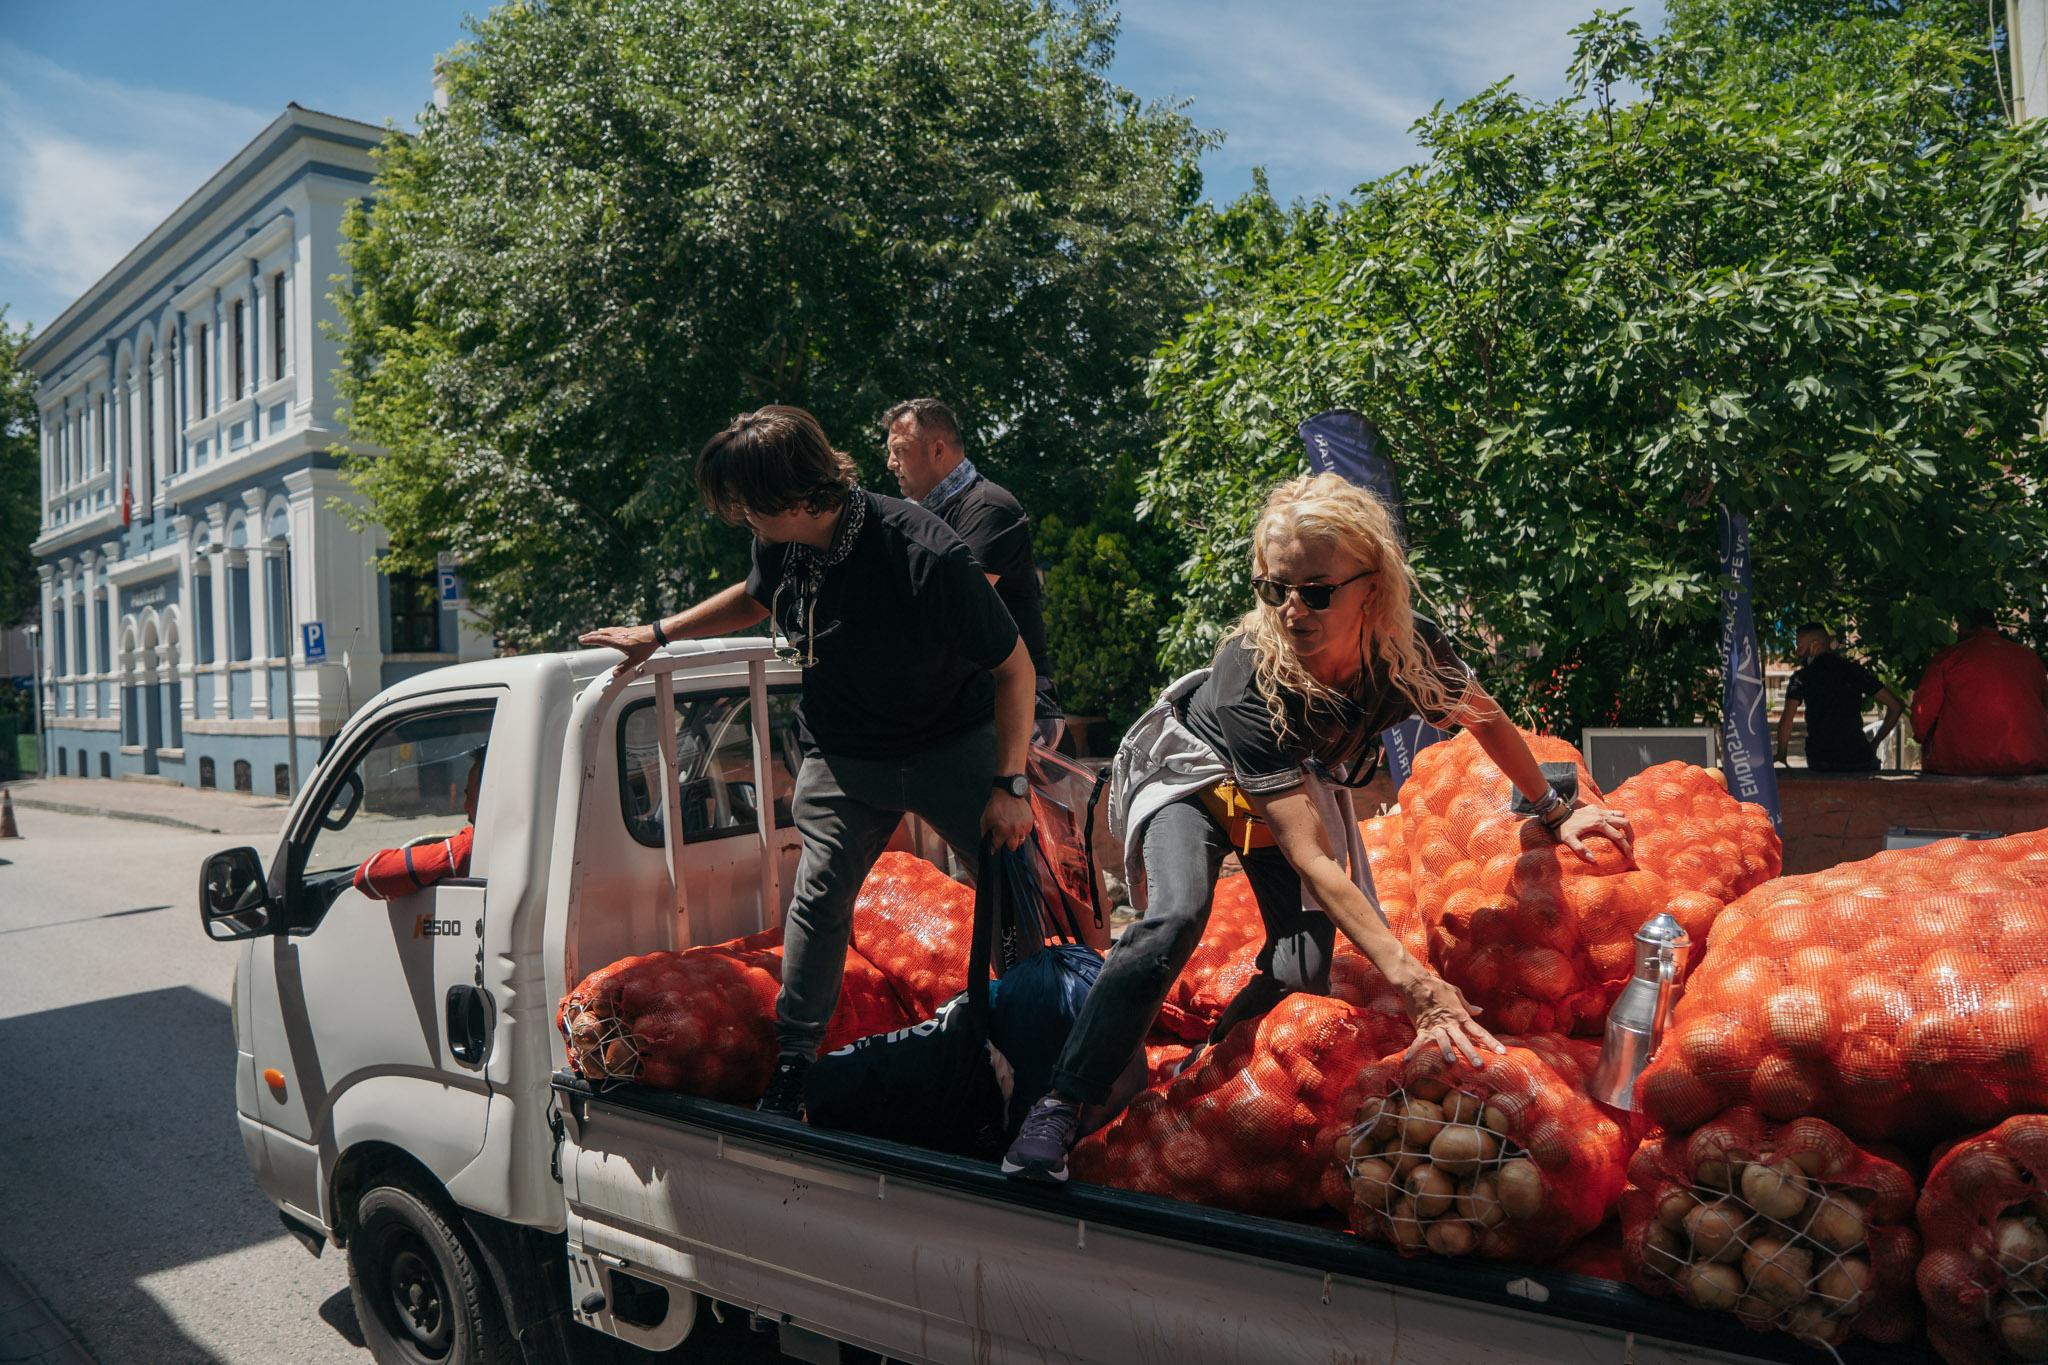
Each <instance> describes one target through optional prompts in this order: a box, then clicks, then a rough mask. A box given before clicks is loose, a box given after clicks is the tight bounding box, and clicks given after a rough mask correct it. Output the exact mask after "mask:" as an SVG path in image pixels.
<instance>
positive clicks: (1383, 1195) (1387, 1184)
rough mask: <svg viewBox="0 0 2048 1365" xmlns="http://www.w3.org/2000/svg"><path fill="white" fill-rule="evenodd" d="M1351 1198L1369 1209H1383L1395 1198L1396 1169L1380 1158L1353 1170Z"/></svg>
mask: <svg viewBox="0 0 2048 1365" xmlns="http://www.w3.org/2000/svg"><path fill="white" fill-rule="evenodd" d="M1351 1197H1352V1198H1354V1199H1356V1200H1357V1201H1358V1202H1359V1203H1361V1204H1363V1205H1365V1206H1366V1207H1367V1208H1369V1209H1383V1208H1385V1207H1386V1206H1387V1201H1388V1200H1389V1199H1392V1198H1393V1197H1394V1168H1393V1167H1392V1166H1389V1165H1388V1164H1387V1163H1386V1162H1384V1161H1381V1160H1380V1159H1379V1158H1378V1157H1373V1158H1371V1159H1369V1160H1366V1161H1361V1162H1359V1163H1358V1164H1356V1165H1355V1166H1353V1167H1352V1168H1351Z"/></svg>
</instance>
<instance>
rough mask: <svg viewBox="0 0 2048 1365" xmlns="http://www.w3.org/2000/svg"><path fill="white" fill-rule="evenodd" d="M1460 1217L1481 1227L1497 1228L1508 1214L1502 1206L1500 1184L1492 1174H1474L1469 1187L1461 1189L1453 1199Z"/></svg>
mask: <svg viewBox="0 0 2048 1365" xmlns="http://www.w3.org/2000/svg"><path fill="white" fill-rule="evenodd" d="M1452 1204H1453V1206H1454V1207H1455V1208H1456V1209H1457V1211H1458V1217H1460V1218H1462V1219H1464V1220H1465V1221H1466V1222H1468V1223H1470V1224H1472V1225H1473V1226H1474V1227H1477V1228H1480V1229H1482V1230H1483V1229H1486V1228H1496V1227H1499V1226H1500V1224H1501V1220H1502V1219H1504V1218H1506V1217H1507V1216H1508V1212H1507V1210H1506V1209H1504V1208H1502V1207H1501V1206H1500V1184H1499V1181H1498V1180H1497V1179H1496V1177H1494V1176H1493V1175H1491V1174H1486V1175H1479V1176H1474V1177H1473V1179H1472V1182H1471V1185H1470V1187H1469V1188H1465V1189H1461V1190H1460V1191H1459V1192H1458V1197H1457V1198H1456V1199H1455V1200H1453V1201H1452Z"/></svg>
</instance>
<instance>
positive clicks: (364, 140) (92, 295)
mask: <svg viewBox="0 0 2048 1365" xmlns="http://www.w3.org/2000/svg"><path fill="white" fill-rule="evenodd" d="M386 135H387V134H386V130H385V129H383V128H379V127H377V126H376V125H374V124H369V123H361V122H358V121H356V120H354V119H344V118H337V117H335V116H334V115H332V114H320V113H315V112H313V111H312V110H309V109H301V108H300V107H299V106H298V105H296V104H293V105H287V106H286V108H285V111H284V112H283V113H282V114H280V115H278V117H277V118H275V119H274V120H272V121H271V123H270V125H269V126H268V127H267V128H265V129H264V130H263V131H262V132H260V133H258V134H257V135H256V136H255V138H253V139H252V140H251V141H250V142H249V144H248V145H247V146H245V147H244V148H243V149H242V150H241V151H240V152H238V153H237V154H236V155H235V156H234V158H233V159H231V160H230V161H229V162H228V163H227V165H225V166H223V167H221V168H220V169H219V170H218V171H216V172H214V174H213V175H212V176H210V177H209V178H208V179H207V181H206V183H205V184H203V185H201V186H200V187H199V188H198V189H197V190H195V191H193V193H192V194H191V195H190V196H189V197H187V198H186V200H185V202H184V203H182V204H180V205H179V206H178V207H177V208H176V209H174V210H173V211H172V212H171V214H170V216H169V217H167V218H165V219H164V220H163V222H161V223H159V224H158V225H157V226H156V228H155V230H154V231H152V232H151V233H150V234H149V235H148V236H147V237H145V238H143V239H142V241H141V242H139V243H137V244H136V246H135V247H134V248H133V249H132V250H130V251H129V252H128V254H127V255H125V256H123V257H122V258H121V260H120V261H119V262H118V263H117V264H116V265H115V266H114V267H113V269H111V270H109V271H108V272H107V273H106V274H105V275H103V276H102V277H101V278H100V279H99V280H98V281H97V282H95V283H94V284H93V285H92V287H91V288H89V289H87V290H86V291H85V293H84V294H82V295H80V296H79V298H78V299H77V300H76V301H75V302H74V303H73V304H72V305H71V306H70V307H69V308H66V309H65V310H64V311H63V312H62V313H59V314H58V315H57V317H56V319H55V320H54V321H52V322H51V323H50V325H49V326H48V327H46V328H45V329H44V330H43V332H42V333H41V335H39V336H37V337H36V338H35V339H34V340H33V341H31V342H30V343H29V344H28V346H26V347H24V348H23V350H22V353H21V357H20V363H21V364H22V365H23V366H24V367H26V368H29V369H35V370H40V369H42V368H44V367H46V366H48V365H49V364H50V363H51V362H52V361H55V360H56V359H57V357H58V355H59V352H60V348H62V347H69V346H73V345H75V344H76V342H77V341H78V340H79V339H80V338H79V336H78V333H79V331H80V329H81V328H82V327H83V325H84V324H85V322H86V321H87V319H88V318H89V317H90V316H91V315H92V314H93V313H94V312H96V311H97V310H99V309H100V308H101V307H102V305H107V304H112V303H115V302H116V301H118V300H119V299H120V298H121V296H122V295H123V294H124V293H125V292H126V291H128V290H130V289H133V288H134V287H135V286H136V284H137V283H138V280H139V278H140V277H141V276H142V275H144V274H145V273H146V272H147V271H148V270H149V268H150V267H151V266H152V265H153V264H154V263H155V262H156V261H157V258H158V257H160V256H161V255H162V254H163V253H164V252H165V251H167V250H168V249H170V248H171V246H172V245H173V244H175V243H176V242H177V241H178V239H179V238H180V237H182V236H184V235H185V234H186V233H188V232H189V231H191V230H192V229H193V228H194V227H195V226H197V225H198V224H200V223H201V222H203V221H204V220H205V219H207V218H208V217H210V216H212V215H214V214H216V213H219V212H221V211H222V210H223V209H224V208H226V207H227V206H228V205H229V203H230V202H231V201H232V200H233V198H234V196H235V195H236V194H238V193H241V192H243V191H245V190H247V189H248V188H249V186H250V185H251V184H252V183H253V182H254V181H255V180H256V178H257V177H258V176H260V175H262V174H263V173H264V172H265V171H267V170H270V169H273V168H274V167H276V166H277V165H278V164H279V163H280V162H281V161H282V160H283V159H284V158H285V157H286V156H287V155H288V154H290V153H291V152H292V150H293V149H294V148H296V147H298V146H299V145H300V144H302V143H306V144H312V145H309V146H308V147H307V149H306V151H305V154H304V156H305V160H306V161H308V162H309V163H311V162H316V161H317V157H316V156H315V154H314V151H313V146H314V145H320V144H325V145H327V146H330V147H333V148H335V149H337V150H339V151H341V152H342V153H343V155H344V156H345V157H349V156H352V157H353V159H355V160H357V161H358V162H359V164H358V165H355V166H340V165H336V166H333V167H331V168H329V169H331V170H332V172H334V173H335V174H338V175H341V176H344V177H347V178H350V179H355V178H357V177H360V178H361V180H362V182H363V183H365V184H367V183H368V180H369V178H370V176H371V174H372V170H371V166H370V160H369V152H370V151H371V149H373V148H375V147H377V146H378V145H379V144H381V143H382V142H383V141H384V138H385V137H386ZM138 297H139V295H138ZM59 363H60V364H61V362H59Z"/></svg>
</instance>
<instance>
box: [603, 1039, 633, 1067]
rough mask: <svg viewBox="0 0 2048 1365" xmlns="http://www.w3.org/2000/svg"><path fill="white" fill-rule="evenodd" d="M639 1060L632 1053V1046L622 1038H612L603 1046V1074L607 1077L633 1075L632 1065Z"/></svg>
mask: <svg viewBox="0 0 2048 1365" xmlns="http://www.w3.org/2000/svg"><path fill="white" fill-rule="evenodd" d="M639 1060H640V1059H639V1058H638V1057H637V1056H635V1055H634V1053H633V1045H632V1044H631V1043H629V1042H627V1041H626V1040H625V1039H624V1038H614V1039H612V1040H611V1041H610V1042H609V1043H606V1044H605V1045H604V1074H605V1075H607V1076H632V1075H635V1074H636V1072H635V1069H634V1066H633V1063H635V1062H637V1061H639Z"/></svg>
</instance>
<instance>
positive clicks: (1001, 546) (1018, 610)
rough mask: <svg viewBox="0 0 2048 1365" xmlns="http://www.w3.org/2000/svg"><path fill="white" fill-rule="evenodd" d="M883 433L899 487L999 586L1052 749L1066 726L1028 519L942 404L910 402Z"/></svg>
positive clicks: (1043, 739)
mask: <svg viewBox="0 0 2048 1365" xmlns="http://www.w3.org/2000/svg"><path fill="white" fill-rule="evenodd" d="M882 427H883V430H884V431H885V432H887V434H888V443H889V471H890V472H891V473H893V474H894V475H895V476H896V482H897V483H898V484H900V485H901V486H902V488H903V496H904V497H906V498H908V499H910V500H911V501H912V502H914V503H917V504H919V505H921V506H922V507H923V508H924V509H925V510H926V511H928V512H931V513H933V514H935V515H936V516H938V517H939V518H940V519H941V520H942V521H944V522H945V523H946V524H947V525H948V526H950V527H952V528H953V531H954V533H955V534H956V535H958V536H959V537H960V539H962V540H964V541H966V542H967V548H968V549H969V550H971V551H972V552H973V554H974V557H975V558H976V559H977V560H979V561H980V562H981V567H982V571H983V572H984V573H986V574H987V575H988V581H989V582H990V583H992V584H994V585H995V590H996V596H998V597H1000V598H1002V599H1003V605H1004V606H1006V607H1008V608H1009V609H1010V619H1011V620H1013V621H1015V622H1016V623H1017V633H1018V634H1019V635H1021V636H1023V637H1024V648H1025V650H1026V651H1027V652H1028V653H1029V654H1030V655H1031V666H1032V667H1033V668H1034V669H1035V670H1037V674H1038V699H1037V710H1036V721H1035V723H1034V725H1033V727H1032V738H1034V739H1036V740H1037V741H1038V742H1039V743H1040V744H1043V745H1045V746H1046V747H1047V748H1053V747H1055V746H1057V745H1058V743H1059V740H1060V735H1061V734H1062V733H1063V732H1064V731H1065V729H1066V720H1065V717H1064V715H1063V714H1062V712H1061V710H1060V702H1059V694H1058V692H1056V691H1055V690H1054V688H1053V683H1052V656H1051V655H1050V654H1048V653H1047V652H1046V648H1045V613H1044V611H1043V609H1042V607H1041V605H1040V600H1039V588H1038V563H1037V561H1036V560H1035V559H1034V558H1033V557H1032V553H1031V518H1029V517H1028V516H1026V515H1025V514H1024V509H1023V508H1022V507H1021V506H1019V505H1018V503H1017V499H1016V498H1014V497H1012V496H1011V495H1010V491H1009V490H1008V489H1006V488H1004V487H1002V486H1001V485H999V484H996V483H992V482H990V481H989V479H988V478H987V477H986V476H985V475H983V474H982V473H981V472H980V471H979V470H977V469H976V468H975V467H974V461H972V460H970V459H968V458H967V451H966V447H965V445H964V444H963V443H962V441H961V439H960V423H959V420H958V419H957V418H955V417H954V416H953V410H952V409H951V408H949V407H947V406H946V405H945V404H944V403H941V402H940V401H939V400H938V399H936V398H911V399H906V400H905V401H903V402H901V403H898V404H897V405H896V406H895V407H893V408H890V409H889V411H888V412H886V413H884V414H883V415H882Z"/></svg>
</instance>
